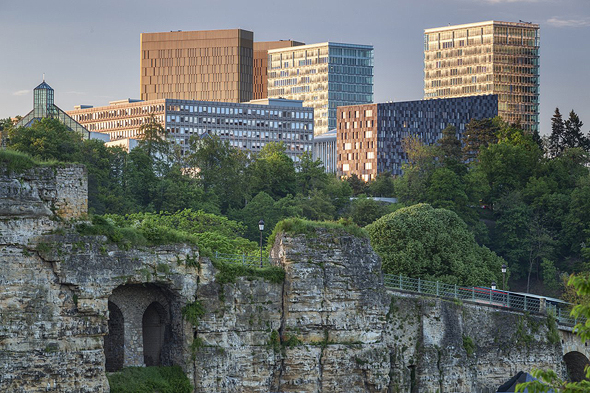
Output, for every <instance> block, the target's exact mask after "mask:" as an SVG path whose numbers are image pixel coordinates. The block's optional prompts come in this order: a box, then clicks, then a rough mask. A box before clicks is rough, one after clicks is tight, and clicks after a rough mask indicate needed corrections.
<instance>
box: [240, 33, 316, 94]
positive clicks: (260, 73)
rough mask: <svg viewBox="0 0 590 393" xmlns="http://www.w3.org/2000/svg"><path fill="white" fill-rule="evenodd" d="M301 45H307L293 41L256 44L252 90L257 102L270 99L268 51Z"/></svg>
mask: <svg viewBox="0 0 590 393" xmlns="http://www.w3.org/2000/svg"><path fill="white" fill-rule="evenodd" d="M299 45H305V44H304V43H303V42H298V41H292V40H280V41H262V42H255V43H254V67H253V68H254V79H253V82H254V83H253V86H252V88H253V95H254V99H255V100H258V99H261V98H267V97H268V82H267V71H268V50H269V49H279V48H289V47H292V46H299Z"/></svg>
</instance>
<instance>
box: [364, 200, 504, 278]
mask: <svg viewBox="0 0 590 393" xmlns="http://www.w3.org/2000/svg"><path fill="white" fill-rule="evenodd" d="M366 230H367V232H368V233H369V236H370V238H371V244H372V245H373V248H374V249H375V251H376V252H377V253H378V254H379V255H380V256H381V259H382V261H383V270H384V271H385V272H386V273H391V274H402V275H405V276H409V277H416V278H418V277H420V278H423V279H427V280H432V281H442V282H446V283H449V284H462V285H485V286H488V285H489V284H490V283H491V282H492V281H497V282H500V281H501V279H502V277H501V273H500V267H501V266H502V263H503V260H502V259H501V258H499V257H498V256H497V255H496V254H494V253H493V252H492V251H490V250H489V249H488V248H487V247H482V246H479V245H478V244H477V242H476V241H475V238H474V236H473V233H471V232H470V231H469V230H468V228H467V225H466V224H465V223H464V222H463V220H461V219H460V218H459V216H457V214H456V213H454V212H452V211H450V210H447V209H435V208H433V207H432V206H430V205H427V204H418V205H414V206H410V207H407V208H403V209H399V210H397V211H396V212H394V213H391V214H389V215H386V216H384V217H381V218H380V219H378V220H377V221H375V222H374V223H372V224H370V225H368V226H367V227H366Z"/></svg>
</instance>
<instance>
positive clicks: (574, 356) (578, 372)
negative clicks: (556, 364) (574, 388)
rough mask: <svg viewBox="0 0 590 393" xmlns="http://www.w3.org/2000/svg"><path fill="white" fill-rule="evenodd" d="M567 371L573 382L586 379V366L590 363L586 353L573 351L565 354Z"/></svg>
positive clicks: (564, 359)
mask: <svg viewBox="0 0 590 393" xmlns="http://www.w3.org/2000/svg"><path fill="white" fill-rule="evenodd" d="M563 361H564V362H565V366H566V367H567V373H568V376H569V378H570V380H571V381H572V382H580V381H582V380H584V379H585V376H586V373H585V372H584V368H585V367H586V365H588V364H590V362H589V361H588V358H587V357H586V356H584V354H582V353H580V352H577V351H572V352H568V353H566V354H565V356H564V357H563Z"/></svg>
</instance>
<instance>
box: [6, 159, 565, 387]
mask: <svg viewBox="0 0 590 393" xmlns="http://www.w3.org/2000/svg"><path fill="white" fill-rule="evenodd" d="M0 195H1V196H2V198H1V199H0V283H1V285H2V291H1V292H0V391H7V392H48V391H49V392H51V391H55V392H108V391H109V386H108V381H107V379H106V372H107V371H110V370H117V369H120V368H121V367H126V366H143V365H152V364H155V365H172V364H178V365H181V366H182V367H183V369H184V370H185V372H186V373H187V375H188V376H189V378H190V379H191V380H192V382H193V384H194V386H195V392H228V393H229V392H383V393H385V392H418V391H419V392H436V391H439V392H442V391H451V392H491V391H495V388H497V386H499V385H500V384H501V383H503V382H505V381H506V380H507V379H508V378H509V377H510V376H512V375H513V374H515V373H516V372H518V371H520V370H525V371H528V370H530V369H531V368H533V367H543V368H552V369H555V370H557V371H558V372H562V371H563V361H562V356H563V350H564V349H563V348H562V346H563V345H564V344H562V343H564V342H565V341H567V340H564V341H561V342H560V340H559V339H558V340H555V337H554V336H551V335H550V333H551V329H552V327H551V324H550V323H548V321H547V319H546V318H545V317H543V316H539V315H524V314H518V313H513V312H510V311H507V310H502V309H497V308H493V307H489V306H486V305H478V304H469V303H464V304H462V303H455V302H452V301H444V300H440V299H431V298H422V297H417V296H416V295H412V294H409V293H401V292H399V293H392V292H389V291H387V290H386V289H385V287H384V286H383V282H382V275H381V264H380V260H379V258H378V257H377V255H376V254H375V253H374V252H373V251H372V249H371V247H370V245H369V242H368V239H366V238H364V237H357V236H354V235H352V234H350V233H348V232H347V231H346V230H345V229H344V228H338V227H334V226H330V227H315V226H314V227H312V228H311V229H309V230H307V231H305V232H306V233H304V234H303V233H281V234H279V235H278V236H277V238H276V241H275V243H274V247H273V250H272V257H273V260H274V261H275V262H276V264H277V266H278V267H280V268H282V269H283V270H284V279H283V278H282V277H280V275H279V276H277V275H276V274H274V275H272V274H267V273H268V272H266V273H265V272H261V271H258V270H256V271H249V270H247V269H246V270H242V271H237V270H235V269H233V270H232V268H231V267H228V266H227V265H224V264H223V263H222V262H220V261H215V260H213V261H212V260H210V259H209V258H204V257H200V256H199V254H198V251H197V250H196V249H195V248H192V247H189V246H186V245H170V246H165V247H152V248H142V249H133V250H121V249H119V248H118V247H117V246H116V245H114V244H112V243H110V242H108V241H107V239H106V238H105V237H103V236H81V235H79V234H77V233H76V232H75V231H73V230H72V225H71V223H70V222H69V221H67V220H70V219H77V220H80V219H84V214H85V213H86V198H87V186H86V177H85V171H84V168H83V167H80V166H68V167H61V168H60V167H58V168H37V169H34V170H30V171H28V172H26V173H25V174H24V175H19V176H15V175H13V174H10V175H4V176H0ZM187 310H189V311H190V310H193V311H194V315H193V316H192V317H189V312H188V311H187ZM550 337H553V338H550ZM570 341H571V340H570ZM570 341H568V344H567V345H568V348H570V347H571V346H572V345H573V344H572V343H571V342H570Z"/></svg>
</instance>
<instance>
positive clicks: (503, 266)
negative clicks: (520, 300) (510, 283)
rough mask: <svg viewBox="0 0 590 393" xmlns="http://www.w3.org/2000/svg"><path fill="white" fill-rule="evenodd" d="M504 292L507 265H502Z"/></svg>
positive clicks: (503, 288)
mask: <svg viewBox="0 0 590 393" xmlns="http://www.w3.org/2000/svg"><path fill="white" fill-rule="evenodd" d="M502 290H503V291H505V290H506V265H502Z"/></svg>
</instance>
